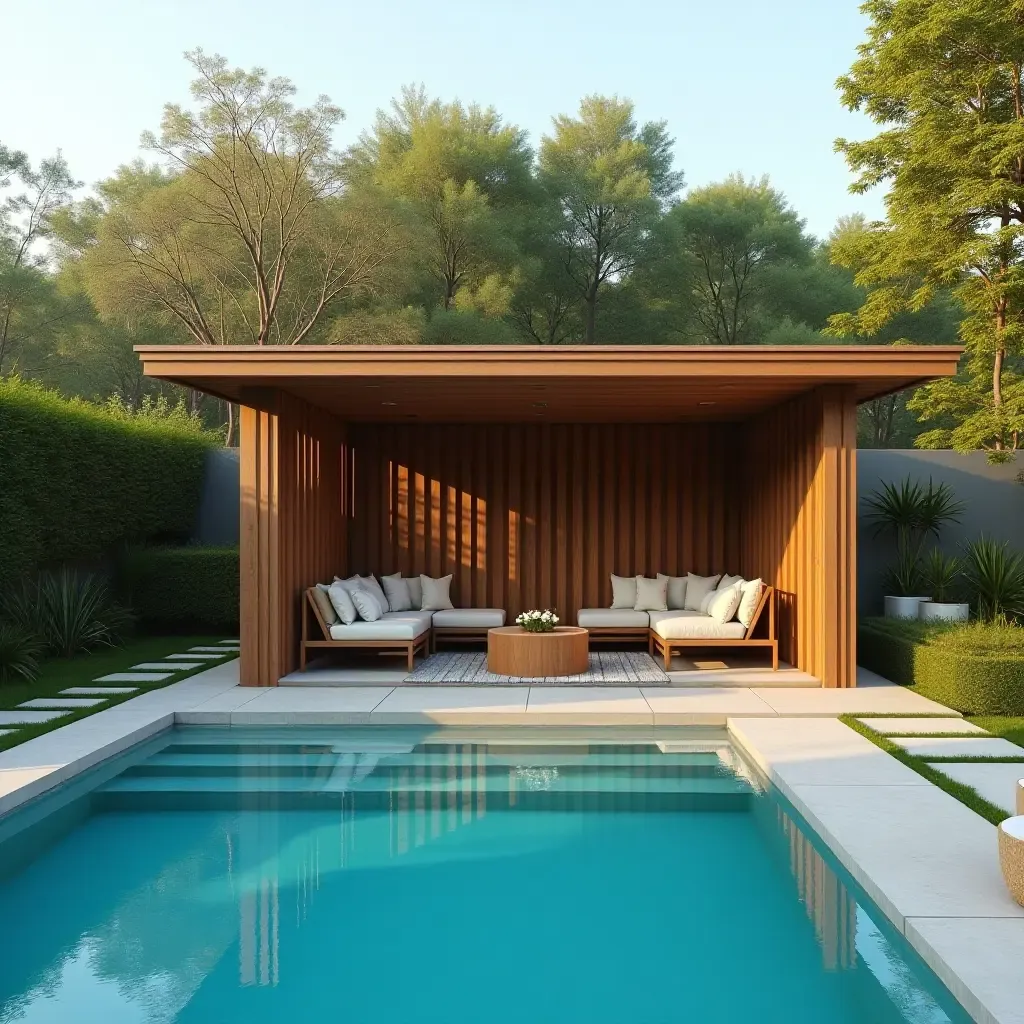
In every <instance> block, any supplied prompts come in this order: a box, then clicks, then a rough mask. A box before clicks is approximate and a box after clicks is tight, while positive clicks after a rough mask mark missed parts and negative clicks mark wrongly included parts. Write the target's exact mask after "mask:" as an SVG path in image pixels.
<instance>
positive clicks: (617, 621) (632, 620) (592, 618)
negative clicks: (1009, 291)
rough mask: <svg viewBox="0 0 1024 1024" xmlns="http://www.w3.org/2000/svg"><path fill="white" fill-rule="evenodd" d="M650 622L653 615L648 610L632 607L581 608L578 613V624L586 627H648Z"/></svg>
mask: <svg viewBox="0 0 1024 1024" xmlns="http://www.w3.org/2000/svg"><path fill="white" fill-rule="evenodd" d="M662 614H664V612H662ZM650 623H651V616H650V615H649V614H648V613H647V612H638V611H634V610H633V609H632V608H581V609H580V611H578V612H577V613H576V624H577V625H578V626H582V627H583V628H584V629H587V628H589V627H591V626H594V627H604V626H612V627H614V628H616V629H623V628H627V627H628V628H630V629H633V628H639V629H646V628H647V627H648V626H649V625H650Z"/></svg>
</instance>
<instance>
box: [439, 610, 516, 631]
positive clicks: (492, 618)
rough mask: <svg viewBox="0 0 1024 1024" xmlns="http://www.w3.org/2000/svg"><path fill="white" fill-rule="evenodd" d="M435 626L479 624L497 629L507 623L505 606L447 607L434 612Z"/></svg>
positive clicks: (474, 625)
mask: <svg viewBox="0 0 1024 1024" xmlns="http://www.w3.org/2000/svg"><path fill="white" fill-rule="evenodd" d="M434 625H435V626H459V627H467V626H472V627H476V626H479V627H480V628H481V629H483V628H487V629H495V628H496V627H498V626H504V625H505V609H504V608H446V609H444V610H443V611H438V612H434Z"/></svg>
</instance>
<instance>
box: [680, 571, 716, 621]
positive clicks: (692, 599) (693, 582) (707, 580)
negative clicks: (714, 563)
mask: <svg viewBox="0 0 1024 1024" xmlns="http://www.w3.org/2000/svg"><path fill="white" fill-rule="evenodd" d="M716 586H718V577H717V576H694V574H693V573H692V572H688V573H687V574H686V600H685V601H684V602H683V607H684V608H685V609H687V611H691V612H699V611H700V604H701V601H703V600H704V598H705V597H706V596H707V595H708V594H709V593H711V591H713V590H714V589H715V587H716Z"/></svg>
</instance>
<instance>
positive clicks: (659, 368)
mask: <svg viewBox="0 0 1024 1024" xmlns="http://www.w3.org/2000/svg"><path fill="white" fill-rule="evenodd" d="M137 351H138V352H139V355H140V358H141V359H142V363H143V367H144V370H145V373H146V374H147V375H148V376H150V377H155V378H159V379H161V380H165V381H171V382H173V383H176V384H182V385H185V386H188V387H191V388H195V389H198V390H199V391H202V392H204V393H206V394H209V395H214V396H217V397H219V398H222V399H226V400H229V401H232V402H237V403H238V404H239V405H240V406H241V407H242V413H241V438H240V443H241V485H242V486H241V609H240V616H241V618H240V621H241V679H242V681H243V683H245V684H248V685H253V686H273V685H276V684H277V681H278V679H279V678H280V677H281V676H282V675H284V674H286V673H288V672H289V671H291V670H293V669H294V668H295V666H296V664H297V660H298V647H299V609H300V599H301V595H302V592H303V588H305V587H308V586H310V585H312V584H313V583H315V582H317V581H329V580H330V579H331V577H332V576H333V575H339V576H346V575H348V574H350V573H356V572H358V573H360V574H363V575H365V574H368V573H371V572H372V573H376V574H378V575H380V574H387V573H393V572H397V571H401V572H402V574H403V575H406V576H408V575H412V574H418V573H420V572H423V573H426V574H428V575H430V576H435V577H436V576H442V575H445V574H447V573H453V574H454V580H453V585H452V594H453V597H454V598H455V600H456V603H457V604H462V605H465V606H478V605H479V606H486V605H490V606H494V607H500V608H504V609H506V610H507V613H508V616H509V621H511V620H513V619H514V617H515V616H516V615H517V614H518V613H519V612H520V611H522V610H523V609H526V608H544V607H552V608H555V609H557V610H558V611H559V613H560V614H561V616H562V618H563V621H566V622H572V621H573V617H574V615H575V611H576V610H577V609H579V608H584V607H595V606H602V605H605V606H606V605H608V604H609V600H610V596H611V588H610V582H609V574H610V573H616V574H617V575H636V574H646V575H654V574H655V573H657V572H663V573H666V574H669V575H681V574H685V573H686V572H694V573H699V574H709V573H711V572H722V571H726V572H730V573H739V574H742V575H744V576H746V577H748V578H752V577H756V576H760V577H761V578H763V579H764V580H765V581H766V582H767V583H770V584H772V585H774V587H775V588H776V591H777V593H778V597H779V647H780V652H779V653H780V655H781V657H782V658H783V659H784V660H786V661H788V662H790V663H791V664H793V665H795V666H796V667H798V668H800V669H802V670H804V671H806V672H810V673H812V674H813V675H815V676H817V677H818V678H820V679H821V680H822V682H823V684H824V685H825V686H853V685H855V681H856V655H855V627H856V623H855V607H856V602H855V585H856V584H855V579H856V508H855V505H856V443H857V429H856V412H857V405H858V403H859V402H863V401H866V400H869V399H872V398H877V397H879V396H882V395H885V394H889V393H891V392H894V391H898V390H902V389H904V388H908V387H913V386H915V385H918V384H921V383H923V382H925V381H928V380H931V379H934V378H937V377H944V376H951V375H953V374H955V373H956V370H957V364H958V361H959V358H960V354H961V350H960V349H959V348H956V347H951V346H927V347H912V346H901V347H893V348H888V347H880V346H814V347H762V346H758V347H730V348H726V347H717V346H716V347H711V346H700V347H668V346H644V347H636V346H629V347H624V346H601V347H580V346H573V347H568V346H567V347H553V348H542V347H537V346H510V347H479V348H470V347H466V348H462V347H433V346H431V347H427V346H422V347H397V348H381V347H368V346H367V347H361V346H352V347H333V346H332V347H327V346H295V347H249V346H232V347H217V348H205V347H198V346H140V347H139V348H138V349H137Z"/></svg>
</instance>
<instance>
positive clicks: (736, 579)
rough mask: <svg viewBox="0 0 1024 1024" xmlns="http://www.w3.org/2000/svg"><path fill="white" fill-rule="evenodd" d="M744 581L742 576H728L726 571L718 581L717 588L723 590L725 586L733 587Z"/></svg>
mask: <svg viewBox="0 0 1024 1024" xmlns="http://www.w3.org/2000/svg"><path fill="white" fill-rule="evenodd" d="M746 582H747V581H746V580H745V579H744V578H743V577H742V576H730V575H729V574H728V573H726V574H725V575H724V576H723V577H722V578H721V579H720V580H719V581H718V589H719V590H725V588H726V587H733V586H735V585H736V584H737V583H746Z"/></svg>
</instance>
